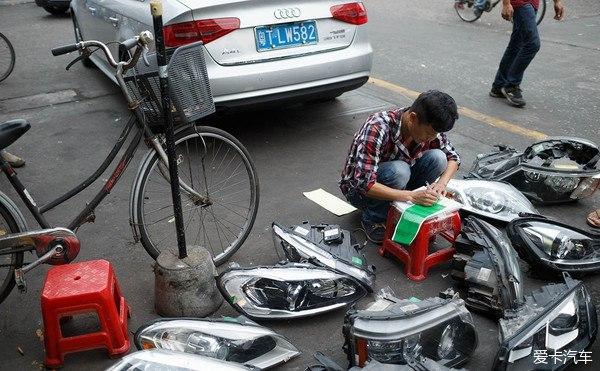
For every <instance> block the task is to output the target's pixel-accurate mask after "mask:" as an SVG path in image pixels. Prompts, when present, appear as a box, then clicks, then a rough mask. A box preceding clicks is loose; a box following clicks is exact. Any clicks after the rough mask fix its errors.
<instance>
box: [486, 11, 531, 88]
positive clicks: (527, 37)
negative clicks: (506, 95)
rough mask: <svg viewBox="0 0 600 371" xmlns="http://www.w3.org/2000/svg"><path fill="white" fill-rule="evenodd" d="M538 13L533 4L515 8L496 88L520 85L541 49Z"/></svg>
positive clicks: (494, 85)
mask: <svg viewBox="0 0 600 371" xmlns="http://www.w3.org/2000/svg"><path fill="white" fill-rule="evenodd" d="M536 13H537V12H536V10H535V9H534V8H533V6H532V5H531V4H526V5H523V6H521V7H518V8H516V9H515V12H514V14H513V31H512V34H511V35H510V41H509V42H508V46H507V47H506V50H505V51H504V55H503V56H502V60H501V61H500V66H499V67H498V72H497V73H496V78H495V79H494V83H493V87H494V88H495V89H500V88H502V87H513V86H519V85H520V84H521V81H522V80H523V74H524V73H525V70H526V69H527V66H529V63H531V61H532V60H533V58H534V57H535V55H536V53H537V52H538V50H540V35H539V34H538V29H537V24H536V23H535V17H536Z"/></svg>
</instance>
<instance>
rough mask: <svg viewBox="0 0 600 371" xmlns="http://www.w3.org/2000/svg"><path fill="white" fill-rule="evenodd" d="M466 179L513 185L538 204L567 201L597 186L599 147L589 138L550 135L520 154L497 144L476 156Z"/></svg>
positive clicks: (599, 173) (588, 193)
mask: <svg viewBox="0 0 600 371" xmlns="http://www.w3.org/2000/svg"><path fill="white" fill-rule="evenodd" d="M467 178H476V179H487V180H500V181H505V182H507V183H510V184H512V185H513V186H515V188H517V189H518V190H519V191H521V192H522V193H523V194H524V195H525V196H527V198H529V199H531V200H532V201H534V202H537V203H539V204H554V203H563V202H570V201H574V200H577V199H580V198H584V197H589V196H591V195H592V194H593V193H594V192H595V191H596V189H597V188H598V187H599V185H600V150H599V149H598V146H597V145H596V144H594V143H592V142H590V141H588V140H585V139H579V138H569V137H557V138H549V139H546V140H542V141H539V142H536V143H534V144H532V145H531V146H529V147H528V148H527V149H526V150H525V151H524V152H523V153H519V152H517V151H516V150H514V149H512V148H508V147H503V146H500V147H499V150H498V151H496V152H493V153H489V154H483V155H479V156H477V160H476V161H475V163H474V164H473V168H472V169H471V171H470V172H469V175H468V176H467Z"/></svg>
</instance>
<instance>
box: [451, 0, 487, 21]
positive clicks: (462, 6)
mask: <svg viewBox="0 0 600 371" xmlns="http://www.w3.org/2000/svg"><path fill="white" fill-rule="evenodd" d="M454 10H456V14H458V17H459V18H460V19H462V20H463V21H465V22H475V21H476V20H478V19H479V18H481V13H479V14H477V13H475V0H456V1H455V2H454Z"/></svg>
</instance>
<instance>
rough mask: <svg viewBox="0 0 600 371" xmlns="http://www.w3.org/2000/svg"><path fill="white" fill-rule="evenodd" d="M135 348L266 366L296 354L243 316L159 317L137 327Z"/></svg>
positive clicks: (276, 337)
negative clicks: (206, 317) (214, 317)
mask: <svg viewBox="0 0 600 371" xmlns="http://www.w3.org/2000/svg"><path fill="white" fill-rule="evenodd" d="M134 341H135V345H136V347H137V348H138V349H154V348H158V349H166V350H171V351H175V352H181V353H189V354H195V355H200V356H204V357H210V358H215V359H218V360H222V361H227V362H234V363H238V364H245V365H251V366H255V367H258V368H269V367H272V366H275V365H278V364H280V363H283V362H287V361H288V360H289V359H291V358H293V357H295V356H297V355H299V354H300V352H299V351H298V349H296V347H294V346H293V345H292V344H291V343H290V342H289V341H288V340H286V339H285V338H284V337H283V336H281V335H278V334H276V333H275V332H273V331H271V330H269V329H268V328H266V327H263V326H260V325H258V324H256V323H254V322H252V321H250V320H248V319H247V318H244V317H238V318H230V317H223V318H222V319H191V318H190V319H159V320H156V321H154V322H152V323H150V324H147V325H145V326H142V327H140V329H139V330H138V331H137V333H136V334H135V337H134Z"/></svg>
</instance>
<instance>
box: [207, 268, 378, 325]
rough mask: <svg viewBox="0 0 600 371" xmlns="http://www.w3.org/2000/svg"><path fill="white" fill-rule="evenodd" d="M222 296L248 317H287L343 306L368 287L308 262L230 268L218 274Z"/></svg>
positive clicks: (306, 314)
mask: <svg viewBox="0 0 600 371" xmlns="http://www.w3.org/2000/svg"><path fill="white" fill-rule="evenodd" d="M217 285H218V287H219V290H221V293H222V294H223V296H224V297H225V298H226V299H227V300H228V301H229V302H230V303H231V305H233V307H234V308H235V309H237V310H238V311H240V312H242V313H244V314H245V315H247V316H249V317H251V318H265V319H286V318H298V317H305V316H311V315H315V314H320V313H324V312H328V311H331V310H335V309H339V308H343V307H345V306H347V305H349V304H351V303H354V302H356V301H357V300H359V299H361V298H363V297H364V296H365V295H366V294H367V291H366V289H365V288H364V287H363V286H362V285H361V284H360V282H358V281H357V280H356V279H354V278H352V277H351V276H348V275H346V274H341V273H338V272H336V271H334V270H333V269H330V268H325V267H317V266H314V265H312V264H309V263H284V264H280V265H276V266H271V267H255V268H232V269H229V270H227V271H226V272H223V273H222V274H221V275H220V276H219V277H218V278H217Z"/></svg>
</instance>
